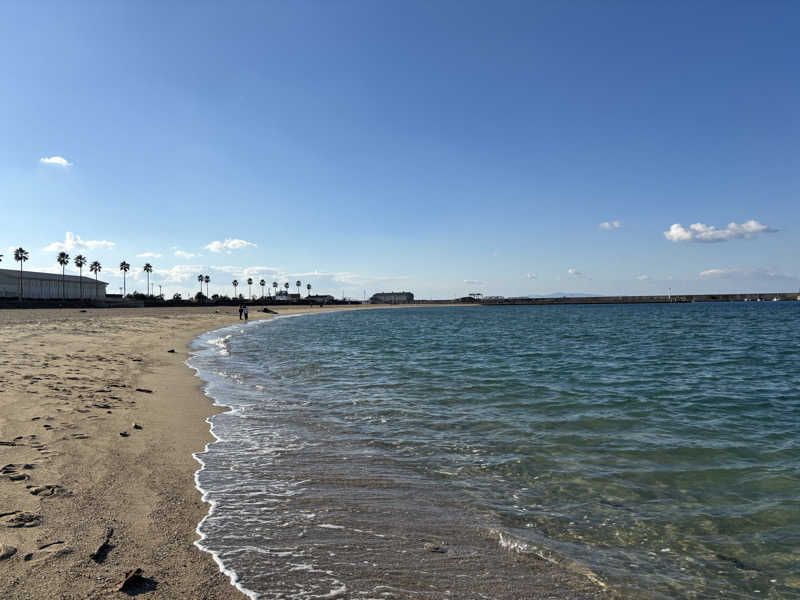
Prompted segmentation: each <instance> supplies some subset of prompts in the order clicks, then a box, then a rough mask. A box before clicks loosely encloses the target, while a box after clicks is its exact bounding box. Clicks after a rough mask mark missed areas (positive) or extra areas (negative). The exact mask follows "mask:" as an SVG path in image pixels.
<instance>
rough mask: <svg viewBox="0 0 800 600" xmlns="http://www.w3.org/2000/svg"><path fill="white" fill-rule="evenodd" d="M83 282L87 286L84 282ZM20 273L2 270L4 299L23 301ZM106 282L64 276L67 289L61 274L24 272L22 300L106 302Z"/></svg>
mask: <svg viewBox="0 0 800 600" xmlns="http://www.w3.org/2000/svg"><path fill="white" fill-rule="evenodd" d="M81 279H83V282H81ZM19 284H20V272H19V271H17V270H15V269H0V298H17V297H19ZM107 285H108V283H106V282H105V281H95V279H94V278H93V277H83V278H81V277H78V276H77V275H64V281H63V287H62V281H61V275H60V274H53V273H36V272H34V271H22V297H23V298H32V299H37V300H60V299H61V298H62V297H63V298H65V299H78V298H81V294H82V295H83V298H85V299H88V300H105V297H106V286H107Z"/></svg>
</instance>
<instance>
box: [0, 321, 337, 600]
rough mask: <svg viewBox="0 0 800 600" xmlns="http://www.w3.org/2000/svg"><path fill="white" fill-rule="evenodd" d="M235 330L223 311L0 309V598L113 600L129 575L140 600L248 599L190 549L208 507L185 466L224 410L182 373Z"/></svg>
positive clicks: (194, 467)
mask: <svg viewBox="0 0 800 600" xmlns="http://www.w3.org/2000/svg"><path fill="white" fill-rule="evenodd" d="M316 310H319V309H316ZM324 310H325V311H326V312H329V311H331V310H337V309H335V308H327V309H324ZM301 311H302V309H301ZM279 312H282V313H284V314H291V313H297V312H299V311H298V310H297V309H281V310H279ZM250 314H251V320H256V319H262V318H270V317H272V316H273V315H271V314H268V313H261V312H257V311H256V310H253V311H252V312H251V313H250ZM238 322H239V320H238V314H237V312H236V311H235V309H234V308H230V307H221V308H215V307H193V308H183V307H181V308H145V309H89V310H87V311H86V312H81V311H79V310H77V309H60V310H59V309H53V310H51V309H44V310H40V309H37V310H2V311H0V342H3V344H4V347H5V348H6V349H7V350H6V352H4V354H3V355H2V358H0V442H4V443H3V444H0V465H6V468H4V471H5V472H4V473H3V475H2V476H1V477H0V513H6V514H4V516H3V517H0V520H2V523H0V525H2V526H0V546H2V549H0V555H2V556H3V557H4V558H2V559H0V569H2V572H3V577H2V578H0V597H2V598H39V597H67V596H69V597H108V596H111V595H116V592H115V591H114V590H116V589H117V588H118V587H119V586H120V584H121V582H122V580H123V578H124V574H125V572H127V571H130V570H133V569H136V568H141V569H142V578H141V579H140V580H139V581H137V582H135V590H134V591H136V590H138V591H142V592H144V591H146V592H147V595H148V597H152V598H200V597H202V598H211V599H217V598H241V597H242V595H241V594H240V592H238V591H237V590H236V589H235V588H234V587H233V586H231V585H230V584H229V582H228V580H227V578H226V577H224V576H223V575H222V574H221V573H220V571H219V569H218V567H217V565H216V564H215V562H214V561H213V560H212V558H211V556H210V555H209V554H206V553H204V552H201V551H199V550H198V549H197V548H196V547H195V546H194V541H195V539H196V533H195V527H196V526H197V523H199V522H200V520H201V519H202V518H203V517H204V516H205V515H206V514H207V510H208V505H206V504H205V503H204V502H203V501H202V499H201V497H200V494H199V493H198V491H197V489H196V488H195V486H194V480H193V474H194V472H195V471H196V470H197V462H196V461H195V460H194V458H193V456H192V455H193V453H194V452H197V451H199V450H201V449H202V448H203V447H204V445H205V444H206V443H208V442H211V441H213V437H212V436H211V434H210V432H209V430H208V424H207V423H206V419H207V418H208V417H209V416H211V415H212V414H214V413H215V412H217V411H218V410H219V409H218V408H215V407H213V406H212V405H211V404H210V402H209V401H208V400H207V399H206V397H205V396H204V395H203V393H202V391H201V390H200V386H199V383H200V382H199V380H198V379H197V378H196V377H195V376H194V374H193V373H192V371H190V370H189V369H187V368H186V365H185V364H184V361H185V360H186V359H187V358H188V345H189V343H190V342H191V341H192V340H194V339H195V338H196V337H197V336H198V335H200V334H202V333H203V332H206V331H210V330H214V329H219V328H220V327H223V326H226V325H231V324H234V323H238ZM171 350H174V352H170V351H171ZM137 390H139V391H137ZM134 423H135V424H136V425H139V426H140V427H141V429H139V428H134ZM123 434H124V435H123ZM15 525H23V526H15ZM112 530H113V531H112ZM109 532H111V536H110V537H109V538H108V544H107V545H106V546H105V547H104V548H103V550H102V552H101V553H100V554H99V555H98V554H96V555H95V556H96V557H97V559H98V560H93V559H92V558H90V556H91V555H92V554H93V553H96V551H97V550H98V549H99V548H101V546H102V543H103V541H104V540H105V539H106V536H107V535H108V533H109Z"/></svg>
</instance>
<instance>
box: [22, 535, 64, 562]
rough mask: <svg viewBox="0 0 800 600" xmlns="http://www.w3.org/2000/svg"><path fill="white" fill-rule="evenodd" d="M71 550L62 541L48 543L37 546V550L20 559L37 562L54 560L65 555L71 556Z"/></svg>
mask: <svg viewBox="0 0 800 600" xmlns="http://www.w3.org/2000/svg"><path fill="white" fill-rule="evenodd" d="M71 553H72V548H69V547H68V546H66V545H65V544H64V542H62V541H60V540H59V541H57V542H50V543H48V544H42V545H41V546H39V548H38V549H36V550H34V551H33V552H29V553H28V554H26V555H25V556H23V557H22V560H24V561H31V560H35V561H39V560H44V559H47V558H54V557H56V556H64V555H65V554H71Z"/></svg>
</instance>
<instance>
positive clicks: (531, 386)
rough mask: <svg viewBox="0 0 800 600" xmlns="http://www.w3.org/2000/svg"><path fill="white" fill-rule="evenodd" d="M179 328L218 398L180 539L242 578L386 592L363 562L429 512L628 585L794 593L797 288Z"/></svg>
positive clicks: (297, 594)
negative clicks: (642, 301) (198, 499)
mask: <svg viewBox="0 0 800 600" xmlns="http://www.w3.org/2000/svg"><path fill="white" fill-rule="evenodd" d="M195 348H196V351H197V352H196V354H195V356H194V357H193V358H192V359H191V361H190V364H192V366H194V367H195V368H196V369H198V373H199V374H200V376H201V377H203V378H204V379H205V380H206V381H207V382H208V383H207V388H206V389H207V393H208V394H209V395H210V396H212V397H213V398H214V399H215V400H216V401H217V402H218V403H220V404H224V405H227V406H230V407H232V409H233V410H232V411H231V412H229V413H225V414H221V415H218V416H216V417H214V418H213V430H214V433H215V434H216V435H217V436H218V437H219V438H220V439H221V441H220V442H218V443H216V444H213V445H211V446H210V447H209V448H208V449H207V451H206V452H205V453H203V454H202V455H200V456H199V458H201V459H202V461H203V462H204V463H205V467H204V469H203V470H202V471H201V472H199V473H198V485H199V486H200V487H201V489H203V490H204V491H205V492H206V495H207V498H208V499H210V500H211V501H212V502H213V503H214V507H213V510H212V515H211V516H210V517H209V518H207V519H206V520H205V521H204V522H203V523H202V524H201V526H200V531H201V533H202V534H203V535H204V536H206V537H205V539H204V540H203V541H202V542H201V544H202V547H204V548H205V549H207V550H209V551H211V552H213V553H215V555H216V556H217V558H218V560H219V561H220V562H221V564H222V565H223V566H224V568H225V569H227V570H228V571H229V573H230V574H232V575H233V576H234V577H235V578H238V581H239V585H240V586H241V587H243V588H245V589H247V590H250V591H251V594H252V595H253V596H254V597H256V595H261V597H263V598H324V597H329V598H333V597H337V596H344V595H352V597H386V594H384V595H383V596H381V595H380V594H379V592H380V590H381V582H380V577H378V576H374V575H367V573H369V572H371V571H375V570H376V568H379V566H380V564H381V562H382V559H383V558H384V557H385V556H388V554H389V553H397V554H398V556H399V555H400V554H403V553H405V552H406V551H405V550H403V549H398V548H399V547H401V546H403V544H402V543H401V542H400V541H398V540H405V541H409V540H411V539H412V537H413V536H411V535H406V534H404V533H403V532H404V531H405V529H404V528H405V527H412V526H416V527H417V528H418V529H421V530H423V531H425V530H431V531H433V530H435V527H436V526H437V525H438V524H440V523H442V522H448V523H452V524H455V526H454V527H453V528H451V529H449V530H448V531H460V532H462V533H463V534H464V535H472V536H475V539H477V538H480V537H483V538H485V539H489V540H491V543H492V544H493V545H494V546H495V547H496V548H497V554H498V556H500V557H502V556H506V557H508V560H509V561H511V560H512V559H511V557H512V555H517V556H519V555H520V554H522V555H538V556H542V557H546V558H548V559H552V560H555V561H559V562H562V563H564V564H566V565H571V566H572V567H575V566H576V565H583V566H584V567H585V568H586V569H587V571H590V572H591V573H593V574H594V575H595V576H596V577H597V578H599V579H600V580H602V581H604V582H606V583H607V584H608V585H610V586H611V587H614V588H616V589H618V590H622V591H623V592H624V593H625V594H626V595H628V596H630V597H655V598H731V599H738V598H742V599H744V598H800V391H798V390H799V388H800V369H798V367H800V302H797V303H794V302H781V303H778V302H774V303H772V302H770V303H740V304H734V303H727V304H691V305H642V306H636V305H615V306H552V307H480V308H411V309H402V310H376V311H360V312H347V313H336V314H322V315H312V316H303V317H298V318H286V319H277V320H274V321H272V322H268V323H251V324H249V325H247V326H244V327H242V326H235V327H232V328H228V329H226V330H221V331H217V332H212V333H209V334H207V335H205V336H203V337H202V338H200V339H199V340H198V341H197V342H196V343H195ZM409 490H410V491H409ZM398 514H400V515H406V516H405V517H401V518H394V519H392V515H398ZM430 528H433V529H430ZM437 539H438V538H437ZM387 540H391V542H390V541H387ZM412 545H413V544H412ZM515 568H517V569H520V568H522V569H524V568H525V567H524V564H522V566H520V565H516V566H515ZM371 577H372V578H373V579H374V581H373V580H372V579H370V578H371ZM410 579H413V577H411V578H410ZM391 597H403V595H402V593H401V594H400V595H397V596H391ZM408 597H412V595H410V592H409V596H408ZM441 597H445V595H444V594H443V595H442V596H441ZM495 597H503V596H502V594H500V595H498V596H495Z"/></svg>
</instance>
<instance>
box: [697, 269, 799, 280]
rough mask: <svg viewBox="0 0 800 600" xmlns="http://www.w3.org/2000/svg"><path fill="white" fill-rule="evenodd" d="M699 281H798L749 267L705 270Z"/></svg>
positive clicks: (790, 276)
mask: <svg viewBox="0 0 800 600" xmlns="http://www.w3.org/2000/svg"><path fill="white" fill-rule="evenodd" d="M700 278H701V279H750V280H760V281H776V282H779V281H785V282H797V281H800V279H798V278H797V277H794V276H792V275H784V274H782V273H776V272H775V271H772V270H770V269H762V268H749V267H729V268H724V269H706V270H705V271H701V272H700Z"/></svg>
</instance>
